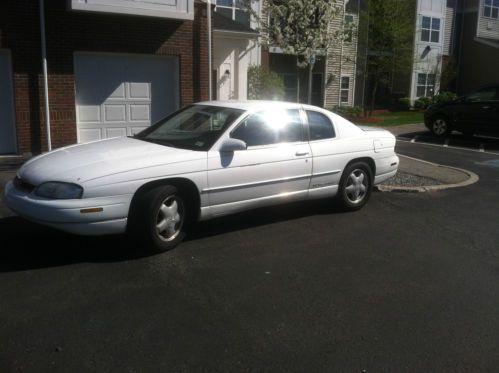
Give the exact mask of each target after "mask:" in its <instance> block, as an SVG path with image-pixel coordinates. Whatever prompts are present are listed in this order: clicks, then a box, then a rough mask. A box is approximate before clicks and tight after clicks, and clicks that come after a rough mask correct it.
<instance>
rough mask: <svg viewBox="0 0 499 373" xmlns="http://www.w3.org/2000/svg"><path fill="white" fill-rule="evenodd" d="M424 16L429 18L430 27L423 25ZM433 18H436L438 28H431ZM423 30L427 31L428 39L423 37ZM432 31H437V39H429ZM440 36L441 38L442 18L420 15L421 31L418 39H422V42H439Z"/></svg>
mask: <svg viewBox="0 0 499 373" xmlns="http://www.w3.org/2000/svg"><path fill="white" fill-rule="evenodd" d="M425 18H429V19H430V28H426V27H424V26H423V25H424V19H425ZM434 19H438V30H437V29H434V28H433V20H434ZM423 31H428V40H424V39H423ZM433 32H438V40H437V41H432V40H431V36H432V33H433ZM441 38H442V18H439V17H432V16H425V15H422V16H421V32H420V35H419V41H422V42H424V43H433V44H439V43H440V40H441Z"/></svg>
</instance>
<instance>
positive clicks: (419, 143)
mask: <svg viewBox="0 0 499 373" xmlns="http://www.w3.org/2000/svg"><path fill="white" fill-rule="evenodd" d="M412 140H414V139H412ZM412 140H404V139H402V138H397V141H400V142H406V143H408V144H411V143H412V144H417V145H427V146H437V147H440V148H443V145H440V144H433V143H428V142H417V143H416V142H415V141H412ZM447 148H448V149H456V150H464V151H468V152H474V153H483V154H491V155H499V153H496V152H490V151H487V150H485V149H484V150H483V151H482V150H480V149H470V148H463V147H460V146H452V145H449V146H447Z"/></svg>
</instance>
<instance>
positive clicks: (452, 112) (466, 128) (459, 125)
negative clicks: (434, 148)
mask: <svg viewBox="0 0 499 373" xmlns="http://www.w3.org/2000/svg"><path fill="white" fill-rule="evenodd" d="M424 120H425V125H426V127H428V129H429V130H430V131H431V132H432V133H433V134H434V135H436V136H447V135H449V134H450V133H451V132H452V131H453V130H456V131H459V132H462V133H464V134H465V135H474V134H482V135H496V136H497V135H499V84H497V85H493V86H487V87H484V88H482V89H480V90H478V91H477V92H475V93H472V94H470V95H468V96H465V97H461V98H458V99H457V100H454V101H451V102H446V103H443V104H436V105H432V106H430V107H429V108H428V110H426V112H425V115H424Z"/></svg>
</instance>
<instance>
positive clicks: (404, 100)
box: [398, 97, 411, 110]
mask: <svg viewBox="0 0 499 373" xmlns="http://www.w3.org/2000/svg"><path fill="white" fill-rule="evenodd" d="M398 108H399V109H400V110H409V109H410V108H411V99H410V98H409V97H401V98H399V99H398Z"/></svg>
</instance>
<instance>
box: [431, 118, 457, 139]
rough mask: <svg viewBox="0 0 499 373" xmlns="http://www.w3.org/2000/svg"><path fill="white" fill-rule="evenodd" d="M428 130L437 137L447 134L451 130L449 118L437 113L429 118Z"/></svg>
mask: <svg viewBox="0 0 499 373" xmlns="http://www.w3.org/2000/svg"><path fill="white" fill-rule="evenodd" d="M430 130H431V132H432V133H433V134H434V135H435V136H438V137H444V136H448V135H449V134H450V133H451V131H452V129H451V125H450V123H449V120H448V119H447V118H446V117H444V116H442V115H437V116H435V117H434V118H433V119H432V120H431V128H430Z"/></svg>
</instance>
